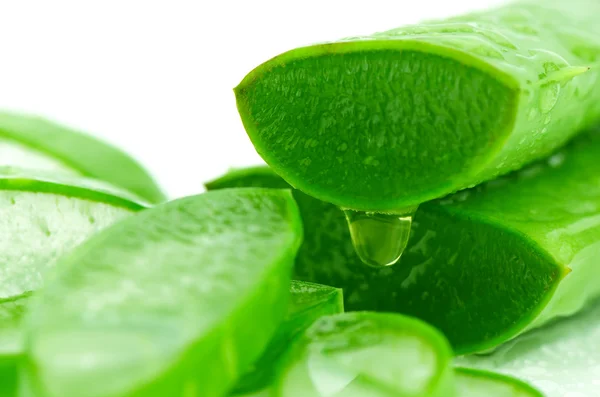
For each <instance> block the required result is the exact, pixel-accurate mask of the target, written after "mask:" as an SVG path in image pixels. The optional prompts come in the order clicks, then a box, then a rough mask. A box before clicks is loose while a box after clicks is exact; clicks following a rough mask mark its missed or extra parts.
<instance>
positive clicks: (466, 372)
mask: <svg viewBox="0 0 600 397" xmlns="http://www.w3.org/2000/svg"><path fill="white" fill-rule="evenodd" d="M455 375H456V384H457V388H458V394H457V395H458V396H459V397H483V396H485V397H544V395H543V394H542V393H541V392H540V391H539V390H536V389H534V388H533V387H532V386H530V385H529V384H527V383H525V382H523V381H521V380H519V379H516V378H511V377H509V376H505V375H501V374H498V373H495V372H488V371H481V370H476V369H471V368H456V370H455Z"/></svg>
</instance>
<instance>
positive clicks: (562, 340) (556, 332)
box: [457, 302, 600, 397]
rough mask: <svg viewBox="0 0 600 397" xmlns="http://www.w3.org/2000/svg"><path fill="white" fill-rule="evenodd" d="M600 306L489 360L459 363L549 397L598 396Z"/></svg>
mask: <svg viewBox="0 0 600 397" xmlns="http://www.w3.org/2000/svg"><path fill="white" fill-rule="evenodd" d="M599 340H600V302H596V303H595V304H594V305H592V306H590V307H588V308H587V309H586V310H584V311H583V312H581V313H579V314H577V315H576V316H573V317H571V318H568V319H561V320H559V321H555V322H553V323H552V324H549V325H547V326H545V327H542V328H540V329H536V330H534V331H532V332H529V333H527V334H525V335H521V336H519V337H518V338H516V339H514V340H512V341H510V342H508V343H506V344H505V345H504V346H501V347H500V348H499V349H497V350H496V351H495V352H493V353H492V354H489V355H473V356H466V357H459V358H457V362H458V363H459V364H460V365H465V366H469V367H477V368H482V369H487V370H492V371H499V372H502V373H506V374H508V375H513V376H517V377H519V378H522V379H524V380H526V381H528V382H531V383H532V384H533V385H535V386H536V387H538V388H539V389H540V390H542V391H543V392H544V393H545V395H546V396H547V397H564V396H573V397H587V396H590V397H591V396H596V395H597V394H598V376H599V374H600V344H599V343H598V341H599Z"/></svg>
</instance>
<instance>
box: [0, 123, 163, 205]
mask: <svg viewBox="0 0 600 397" xmlns="http://www.w3.org/2000/svg"><path fill="white" fill-rule="evenodd" d="M0 165H1V166H19V167H27V168H36V169H38V168H39V169H45V170H48V171H52V172H54V173H56V172H62V173H68V174H74V175H81V176H86V177H90V178H95V179H100V180H104V181H107V182H109V183H111V184H113V185H115V186H119V187H121V188H123V189H127V190H129V191H131V192H133V193H135V194H137V195H138V196H140V197H142V198H143V199H144V200H146V201H148V202H151V203H158V202H162V201H164V200H165V195H164V193H163V192H162V191H161V189H160V188H159V187H158V185H157V184H156V182H155V181H154V179H153V178H152V176H150V174H149V173H148V172H147V171H146V170H145V169H144V168H143V167H142V166H141V165H140V164H139V163H138V162H137V161H135V160H134V159H133V158H131V157H130V156H129V155H128V154H126V153H125V152H123V151H122V150H120V149H118V148H116V147H114V146H112V145H109V144H107V143H105V142H103V141H100V140H98V139H96V138H93V137H92V136H89V135H87V134H84V133H81V132H78V131H75V130H72V129H70V128H67V127H64V126H61V125H58V124H56V123H53V122H51V121H48V120H45V119H43V118H41V117H37V116H30V115H24V114H17V113H9V112H0Z"/></svg>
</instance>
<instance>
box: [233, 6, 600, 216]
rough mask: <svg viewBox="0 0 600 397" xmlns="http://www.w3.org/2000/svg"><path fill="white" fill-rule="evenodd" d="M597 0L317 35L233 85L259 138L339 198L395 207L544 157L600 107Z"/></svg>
mask: <svg viewBox="0 0 600 397" xmlns="http://www.w3.org/2000/svg"><path fill="white" fill-rule="evenodd" d="M599 13H600V3H598V2H596V1H590V0H554V1H548V0H537V1H536V0H534V1H531V0H524V1H517V2H514V3H512V4H508V5H506V6H504V7H501V8H497V9H492V10H489V11H483V12H477V13H471V14H468V15H465V16H461V17H456V18H450V19H448V20H444V21H435V22H430V23H425V24H422V25H416V26H405V27H400V28H397V29H392V30H389V31H385V32H380V33H376V34H373V35H370V36H364V37H352V38H347V39H342V40H339V41H337V42H327V43H320V44H315V45H312V46H308V47H302V48H297V49H293V50H291V51H288V52H286V53H283V54H281V55H279V56H276V57H274V58H272V59H270V60H268V61H267V62H265V63H264V64H262V65H260V66H259V67H257V68H256V69H255V70H253V71H252V72H250V73H249V74H248V75H247V76H246V77H245V78H244V80H243V81H242V82H241V83H240V85H239V86H238V87H237V88H236V89H235V94H236V98H237V106H238V110H239V112H240V115H241V118H242V121H243V123H244V126H245V128H246V131H247V132H248V136H249V137H250V139H251V140H252V142H253V144H254V147H255V148H256V150H257V152H258V153H259V154H260V155H261V156H262V158H263V159H264V160H265V161H266V162H267V163H268V164H269V165H270V166H271V167H272V168H273V169H274V170H275V171H276V172H277V173H278V174H279V175H281V176H282V177H283V178H284V179H285V180H286V181H287V182H289V183H290V184H291V185H292V186H294V187H296V188H298V189H299V190H301V191H303V192H305V193H307V194H309V195H311V196H313V197H316V198H318V199H320V200H323V201H327V202H330V203H333V204H336V205H338V206H341V207H344V208H349V209H355V210H364V211H379V212H394V211H401V210H404V209H405V208H412V207H414V206H415V205H419V204H420V203H423V202H427V201H430V200H432V199H436V198H440V197H443V196H446V195H448V194H450V193H454V192H456V191H458V190H461V189H464V188H467V187H470V186H474V185H476V184H478V183H481V182H483V181H486V180H491V179H493V178H495V177H497V176H498V175H502V174H505V173H507V172H509V171H513V170H516V169H518V168H521V167H522V166H523V165H525V164H527V163H529V162H531V161H534V160H538V159H540V158H543V157H545V156H547V155H549V154H550V153H551V152H552V151H554V150H556V149H557V148H559V147H560V146H562V145H563V144H564V143H565V142H567V140H568V139H570V138H571V137H573V136H574V135H575V134H577V133H578V132H580V131H582V130H583V129H585V128H587V127H590V126H591V125H593V124H594V123H596V122H598V120H599V119H600V106H599V105H598V103H599V102H600V71H599V70H598V68H596V67H595V65H596V64H597V61H598V59H600V29H599V28H598V24H597V21H596V20H595V18H594V17H593V16H594V15H597V14H599Z"/></svg>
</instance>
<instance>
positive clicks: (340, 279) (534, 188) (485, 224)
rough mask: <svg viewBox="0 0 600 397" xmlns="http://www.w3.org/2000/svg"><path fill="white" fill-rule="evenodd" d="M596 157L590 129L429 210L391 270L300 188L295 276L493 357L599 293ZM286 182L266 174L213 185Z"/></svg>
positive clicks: (239, 175)
mask: <svg viewBox="0 0 600 397" xmlns="http://www.w3.org/2000/svg"><path fill="white" fill-rule="evenodd" d="M598 158H600V132H598V131H592V132H590V133H588V134H585V135H583V136H581V137H579V138H577V139H576V140H575V141H573V142H572V143H571V144H569V145H568V146H567V147H565V148H564V149H562V150H561V151H559V152H557V153H556V154H554V155H553V156H552V157H550V158H549V159H547V160H545V161H543V162H539V163H536V164H534V165H532V166H530V167H528V168H526V169H524V170H522V171H520V172H517V173H513V174H511V175H508V176H505V177H503V178H500V179H497V180H495V181H492V182H489V183H487V184H484V185H481V186H479V187H477V188H475V189H472V190H468V191H463V192H460V193H457V194H456V195H453V196H450V197H448V198H446V199H443V200H438V201H433V202H429V203H426V204H423V205H421V207H420V209H419V210H418V211H417V213H416V216H415V220H414V224H413V230H412V234H411V237H410V241H409V244H408V246H407V248H406V250H405V253H404V254H403V256H402V258H401V259H400V261H399V263H397V264H396V265H394V266H391V267H386V268H383V269H374V268H371V267H368V266H365V265H364V264H363V263H362V261H361V260H360V258H359V257H358V256H357V255H356V253H355V251H354V248H353V246H352V241H351V238H350V235H349V232H348V227H347V223H346V219H345V217H344V214H343V212H342V211H341V210H340V209H338V208H337V207H335V206H334V205H332V204H328V203H325V202H323V201H319V200H316V199H314V198H311V197H310V196H307V195H306V194H303V193H302V192H300V191H297V190H295V191H294V197H295V198H296V201H297V202H298V206H299V207H300V210H301V213H302V218H303V222H304V228H305V239H304V244H303V246H302V247H301V248H300V251H299V254H298V257H297V260H296V267H295V275H294V277H295V278H297V279H301V280H306V281H312V282H316V283H322V284H327V285H332V286H335V287H338V288H343V289H344V300H345V302H344V305H345V308H346V310H374V311H388V312H400V313H404V314H409V315H412V316H416V317H419V318H421V319H424V320H425V321H427V322H429V323H431V324H433V325H435V326H436V327H437V328H438V329H440V330H442V331H443V332H444V334H445V335H446V336H447V337H448V339H449V340H450V342H451V344H452V346H453V347H454V350H455V351H456V352H457V353H459V354H467V353H472V352H477V351H486V350H488V349H490V348H493V347H495V346H497V345H499V344H501V343H503V342H505V341H507V340H509V339H511V338H513V337H514V336H516V335H518V334H520V333H522V332H524V331H525V330H527V329H530V328H533V327H537V326H540V325H543V324H544V323H546V322H548V321H550V320H552V319H554V318H557V317H560V316H566V315H571V314H573V313H575V312H577V311H579V310H581V308H582V307H583V306H584V305H585V304H586V302H589V301H590V300H591V299H593V298H594V297H596V296H598V294H599V293H600V283H598V282H597V280H599V279H600V267H598V266H596V264H597V263H596V258H597V256H598V252H599V251H598V249H599V248H598V247H599V246H600V222H599V221H598V219H600V218H599V217H600V178H599V177H598V175H600V162H598ZM284 184H285V182H284V181H283V180H282V179H281V178H280V177H278V176H277V175H276V174H274V173H273V172H272V171H270V170H269V169H267V168H264V167H263V168H251V169H247V170H237V171H233V172H231V173H229V174H228V175H226V176H224V177H222V178H219V179H217V180H215V181H212V182H210V183H208V184H207V187H208V188H209V189H219V188H226V187H233V186H270V187H282V186H285V185H284Z"/></svg>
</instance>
